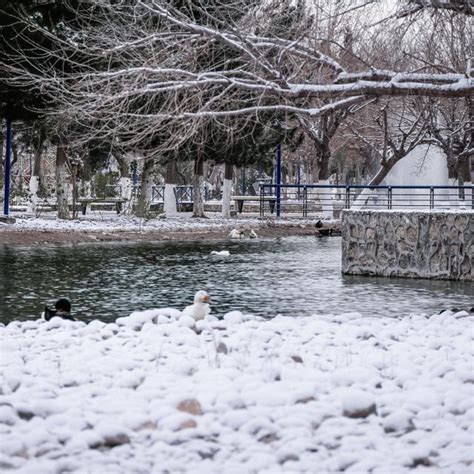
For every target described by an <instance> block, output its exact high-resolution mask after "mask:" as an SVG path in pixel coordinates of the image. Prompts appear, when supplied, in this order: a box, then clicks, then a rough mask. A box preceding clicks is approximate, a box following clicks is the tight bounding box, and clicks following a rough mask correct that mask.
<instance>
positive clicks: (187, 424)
mask: <svg viewBox="0 0 474 474" xmlns="http://www.w3.org/2000/svg"><path fill="white" fill-rule="evenodd" d="M196 427H197V423H196V422H195V421H194V420H192V419H191V418H190V419H189V420H186V421H183V422H182V423H181V424H180V425H179V428H178V430H186V429H190V428H196Z"/></svg>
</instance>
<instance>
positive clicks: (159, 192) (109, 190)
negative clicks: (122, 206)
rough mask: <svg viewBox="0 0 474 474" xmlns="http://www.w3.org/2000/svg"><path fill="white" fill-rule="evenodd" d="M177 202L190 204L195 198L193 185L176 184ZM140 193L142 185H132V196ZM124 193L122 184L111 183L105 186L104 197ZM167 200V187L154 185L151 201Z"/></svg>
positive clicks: (117, 195)
mask: <svg viewBox="0 0 474 474" xmlns="http://www.w3.org/2000/svg"><path fill="white" fill-rule="evenodd" d="M174 189H175V191H174V192H175V196H176V202H177V203H178V204H189V203H192V202H193V200H194V188H193V186H176V187H175V188H174ZM139 193H140V185H137V184H136V185H133V186H132V196H138V194H139ZM121 195H122V186H121V185H120V184H109V185H107V186H106V187H105V196H104V197H119V196H121ZM164 200H165V187H164V186H157V185H153V186H152V187H151V202H153V203H162V202H164Z"/></svg>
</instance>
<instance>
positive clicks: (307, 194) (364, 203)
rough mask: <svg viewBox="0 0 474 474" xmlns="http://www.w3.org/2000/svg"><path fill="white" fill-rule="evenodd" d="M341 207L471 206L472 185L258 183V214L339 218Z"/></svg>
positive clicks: (451, 207)
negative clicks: (324, 215) (323, 215)
mask: <svg viewBox="0 0 474 474" xmlns="http://www.w3.org/2000/svg"><path fill="white" fill-rule="evenodd" d="M270 196H271V197H273V198H274V199H270V198H269V197H270ZM342 209H401V210H421V209H474V186H472V185H470V186H429V185H424V186H398V185H394V186H368V185H330V184H329V185H327V184H326V185H324V184H304V185H297V184H282V185H276V184H261V185H260V216H261V217H264V215H265V213H266V212H270V213H273V212H274V213H275V214H276V216H277V217H279V216H280V215H281V214H282V213H283V212H285V213H287V214H296V215H302V216H303V217H308V216H310V215H318V214H319V215H321V214H326V215H331V216H333V217H339V214H340V211H341V210H342Z"/></svg>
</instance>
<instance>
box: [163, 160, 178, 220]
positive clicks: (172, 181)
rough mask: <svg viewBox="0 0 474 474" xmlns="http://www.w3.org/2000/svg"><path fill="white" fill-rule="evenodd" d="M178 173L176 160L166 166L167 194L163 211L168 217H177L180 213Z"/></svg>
mask: <svg viewBox="0 0 474 474" xmlns="http://www.w3.org/2000/svg"><path fill="white" fill-rule="evenodd" d="M177 171H178V170H177V162H176V160H171V161H169V162H168V163H167V164H166V176H165V192H164V196H163V199H164V204H163V210H164V212H165V216H166V217H170V216H175V215H176V214H177V213H178V205H177V203H176V183H177V181H178V173H177Z"/></svg>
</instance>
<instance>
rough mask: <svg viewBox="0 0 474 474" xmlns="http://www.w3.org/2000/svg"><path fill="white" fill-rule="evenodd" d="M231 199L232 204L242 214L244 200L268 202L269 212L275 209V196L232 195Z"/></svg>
mask: <svg viewBox="0 0 474 474" xmlns="http://www.w3.org/2000/svg"><path fill="white" fill-rule="evenodd" d="M231 200H232V201H234V205H235V206H236V207H237V212H238V213H239V214H242V211H243V209H244V202H256V203H258V204H261V203H262V202H268V204H269V205H270V212H271V213H273V211H274V210H275V202H276V197H275V196H232V197H231Z"/></svg>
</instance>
